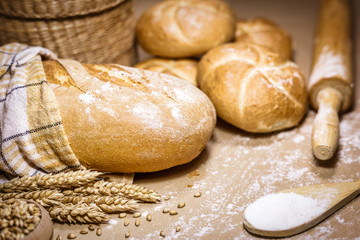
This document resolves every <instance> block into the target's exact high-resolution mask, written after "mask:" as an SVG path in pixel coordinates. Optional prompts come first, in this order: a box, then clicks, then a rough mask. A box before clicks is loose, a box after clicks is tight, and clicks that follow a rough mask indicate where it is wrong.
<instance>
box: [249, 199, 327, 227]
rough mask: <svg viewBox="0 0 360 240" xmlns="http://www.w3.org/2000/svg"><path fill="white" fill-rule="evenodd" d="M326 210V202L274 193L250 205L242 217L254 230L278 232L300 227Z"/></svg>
mask: <svg viewBox="0 0 360 240" xmlns="http://www.w3.org/2000/svg"><path fill="white" fill-rule="evenodd" d="M326 208H327V201H326V200H322V201H319V200H316V199H313V198H311V197H305V196H303V195H300V194H296V193H276V194H269V195H266V196H264V197H262V198H259V199H257V200H256V201H255V202H253V203H252V204H250V205H249V206H248V207H247V208H246V210H245V213H244V216H245V219H246V220H247V221H248V222H249V223H250V224H251V225H252V226H253V227H255V228H256V229H260V230H268V231H278V230H287V229H290V228H294V227H297V226H300V225H302V224H304V223H306V222H308V221H310V220H312V219H313V218H315V217H316V216H318V215H320V214H321V213H323V212H324V211H325V210H326Z"/></svg>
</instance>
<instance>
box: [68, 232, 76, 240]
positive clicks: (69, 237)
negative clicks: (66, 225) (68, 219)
mask: <svg viewBox="0 0 360 240" xmlns="http://www.w3.org/2000/svg"><path fill="white" fill-rule="evenodd" d="M67 238H68V239H75V238H76V235H75V234H73V233H69V234H68V235H67Z"/></svg>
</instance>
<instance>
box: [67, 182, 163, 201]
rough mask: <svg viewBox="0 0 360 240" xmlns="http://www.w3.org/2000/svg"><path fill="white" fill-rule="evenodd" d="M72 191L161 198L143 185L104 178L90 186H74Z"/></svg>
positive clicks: (142, 199)
mask: <svg viewBox="0 0 360 240" xmlns="http://www.w3.org/2000/svg"><path fill="white" fill-rule="evenodd" d="M74 192H75V193H77V194H79V193H80V194H85V195H93V194H95V195H105V196H124V197H127V198H131V199H136V200H140V201H144V202H158V201H160V200H161V196H160V194H158V193H157V192H154V191H153V190H150V189H147V188H145V187H142V186H138V185H135V184H126V183H120V182H109V181H104V180H100V181H97V182H95V183H94V184H93V185H92V186H81V187H78V188H75V189H74Z"/></svg>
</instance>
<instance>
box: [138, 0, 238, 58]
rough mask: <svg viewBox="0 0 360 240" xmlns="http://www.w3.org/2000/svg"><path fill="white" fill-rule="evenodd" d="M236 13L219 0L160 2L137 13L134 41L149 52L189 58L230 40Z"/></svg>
mask: <svg viewBox="0 0 360 240" xmlns="http://www.w3.org/2000/svg"><path fill="white" fill-rule="evenodd" d="M235 23H236V18H235V14H234V12H233V11H232V9H231V7H230V5H229V4H228V3H226V2H223V1H221V0H172V1H161V2H159V3H157V4H155V5H153V6H152V7H151V8H149V9H148V10H147V11H145V12H144V13H143V15H141V16H140V18H139V20H138V22H137V25H136V35H137V40H138V42H139V44H140V45H141V47H142V48H143V49H144V50H145V51H147V52H148V53H150V54H152V55H155V56H160V57H168V58H183V57H192V56H197V55H199V54H202V53H205V52H206V51H208V50H209V49H211V48H213V47H215V46H217V45H220V44H222V43H225V42H228V41H230V40H232V39H233V37H234V33H235Z"/></svg>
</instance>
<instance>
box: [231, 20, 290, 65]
mask: <svg viewBox="0 0 360 240" xmlns="http://www.w3.org/2000/svg"><path fill="white" fill-rule="evenodd" d="M235 41H236V42H249V43H255V44H258V45H261V46H264V47H267V48H269V49H270V50H272V51H274V52H276V53H278V54H279V55H280V57H282V58H283V59H287V60H290V59H291V55H292V54H291V52H292V47H291V37H290V35H289V34H288V33H287V32H285V31H284V30H283V29H281V28H280V27H279V26H278V25H277V24H275V23H274V22H272V21H270V20H268V19H265V18H254V19H251V20H238V21H237V22H236V31H235Z"/></svg>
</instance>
